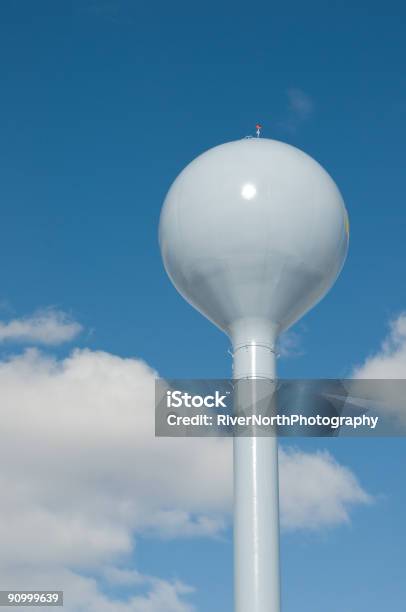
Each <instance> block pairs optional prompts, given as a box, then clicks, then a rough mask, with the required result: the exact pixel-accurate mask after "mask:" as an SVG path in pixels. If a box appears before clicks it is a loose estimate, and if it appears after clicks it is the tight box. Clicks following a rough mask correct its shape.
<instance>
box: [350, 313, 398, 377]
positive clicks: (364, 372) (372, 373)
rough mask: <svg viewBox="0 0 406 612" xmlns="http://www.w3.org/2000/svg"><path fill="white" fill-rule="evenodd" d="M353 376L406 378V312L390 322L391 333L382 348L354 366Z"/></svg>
mask: <svg viewBox="0 0 406 612" xmlns="http://www.w3.org/2000/svg"><path fill="white" fill-rule="evenodd" d="M352 376H353V378H378V379H400V378H406V313H405V312H404V313H401V314H400V315H399V316H398V317H397V318H395V319H393V320H392V321H391V322H390V324H389V333H388V335H387V337H386V338H385V339H384V341H383V342H382V345H381V347H380V349H379V350H378V351H377V352H376V353H374V354H372V355H370V356H369V357H368V358H367V359H366V360H365V362H364V363H363V364H361V365H358V366H356V367H355V368H354V371H353V374H352Z"/></svg>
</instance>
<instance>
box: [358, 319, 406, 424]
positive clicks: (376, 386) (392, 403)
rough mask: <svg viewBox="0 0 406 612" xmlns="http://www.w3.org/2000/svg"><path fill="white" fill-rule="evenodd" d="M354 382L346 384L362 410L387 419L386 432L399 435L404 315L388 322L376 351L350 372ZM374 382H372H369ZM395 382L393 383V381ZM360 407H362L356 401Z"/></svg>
mask: <svg viewBox="0 0 406 612" xmlns="http://www.w3.org/2000/svg"><path fill="white" fill-rule="evenodd" d="M352 377H353V378H354V379H356V380H355V381H352V382H351V383H350V384H349V391H350V393H351V394H352V395H354V396H355V397H361V398H365V400H366V401H365V402H364V405H365V407H367V408H368V407H370V406H371V403H370V402H372V406H373V407H374V409H375V411H376V412H377V413H380V414H381V415H382V416H384V417H388V421H386V422H387V423H388V424H389V429H388V431H390V432H392V433H393V432H397V433H398V434H401V433H402V432H403V433H404V432H405V426H406V397H405V384H406V383H405V382H404V379H406V313H401V314H400V315H399V316H398V317H397V318H395V319H393V320H392V321H390V323H389V332H388V334H387V336H386V338H385V339H384V341H383V342H382V344H381V346H380V348H379V350H378V351H377V352H376V353H374V354H372V355H370V356H369V357H367V358H366V360H365V361H364V363H363V364H360V365H357V366H356V367H355V368H354V369H353V372H352ZM373 380H375V381H376V382H375V383H374V382H372V381H373ZM395 381H396V382H395ZM360 405H363V404H362V402H360Z"/></svg>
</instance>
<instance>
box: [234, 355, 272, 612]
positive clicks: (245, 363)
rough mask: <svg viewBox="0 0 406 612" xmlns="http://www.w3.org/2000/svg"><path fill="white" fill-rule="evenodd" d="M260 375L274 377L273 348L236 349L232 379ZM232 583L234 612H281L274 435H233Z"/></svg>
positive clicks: (253, 377) (263, 377) (268, 377)
mask: <svg viewBox="0 0 406 612" xmlns="http://www.w3.org/2000/svg"><path fill="white" fill-rule="evenodd" d="M258 375H259V376H260V377H261V379H269V380H273V379H274V378H275V354H274V351H273V349H272V347H270V346H266V345H257V344H245V345H239V346H237V347H235V349H234V378H235V379H242V378H247V379H249V378H251V379H256V378H257V377H258ZM253 385H255V381H253ZM254 393H255V392H254ZM237 398H238V394H237ZM254 400H255V398H254ZM237 401H238V399H237ZM239 408H240V407H238V406H236V409H239ZM234 585H235V586H234V596H235V612H279V611H280V569H279V487H278V442H277V438H276V436H275V437H261V436H255V437H254V436H252V437H251V436H250V437H245V436H244V437H237V436H236V437H234Z"/></svg>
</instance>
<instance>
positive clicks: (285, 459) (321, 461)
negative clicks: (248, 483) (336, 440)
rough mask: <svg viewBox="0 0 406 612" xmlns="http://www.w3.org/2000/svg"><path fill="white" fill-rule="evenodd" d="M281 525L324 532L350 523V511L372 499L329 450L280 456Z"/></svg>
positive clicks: (286, 452)
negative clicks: (333, 526)
mask: <svg viewBox="0 0 406 612" xmlns="http://www.w3.org/2000/svg"><path fill="white" fill-rule="evenodd" d="M279 455H280V456H279V461H280V470H281V481H280V489H281V523H282V526H283V527H285V528H288V529H303V528H308V529H320V527H325V526H332V525H339V524H340V523H348V521H349V518H350V517H349V509H350V508H351V507H352V506H354V505H355V504H367V503H370V502H371V501H372V498H371V497H370V496H369V495H368V494H367V493H366V492H365V491H364V490H363V489H362V487H361V486H360V484H359V482H358V480H357V479H356V477H355V476H354V474H353V473H352V472H351V471H350V470H349V469H348V468H347V467H344V466H342V465H340V464H339V463H337V462H336V461H335V459H334V458H333V457H332V456H331V455H330V454H329V453H328V452H326V451H323V452H317V453H304V452H302V451H300V450H295V449H285V450H284V451H282V452H280V454H279Z"/></svg>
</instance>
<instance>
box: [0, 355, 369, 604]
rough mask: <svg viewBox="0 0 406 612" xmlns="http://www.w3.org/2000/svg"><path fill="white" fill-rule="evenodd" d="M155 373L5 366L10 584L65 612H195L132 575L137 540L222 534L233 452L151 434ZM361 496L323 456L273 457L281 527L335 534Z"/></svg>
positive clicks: (151, 581) (72, 362)
mask: <svg viewBox="0 0 406 612" xmlns="http://www.w3.org/2000/svg"><path fill="white" fill-rule="evenodd" d="M154 377H155V372H154V371H153V370H152V369H151V368H149V367H148V366H147V365H146V364H145V363H143V362H142V361H139V360H136V359H123V358H121V357H118V356H115V355H111V354H108V353H105V352H94V351H90V350H75V351H74V352H73V353H72V354H71V355H70V356H69V357H68V358H65V359H63V360H57V359H55V358H53V357H50V356H46V355H44V354H43V353H41V352H40V351H38V350H37V349H29V350H27V351H25V352H24V353H23V354H22V355H19V356H14V357H12V358H9V359H8V360H4V361H0V391H1V403H0V419H1V426H2V444H1V446H0V462H1V465H2V466H3V467H2V470H1V472H0V488H1V490H2V491H3V492H7V494H5V495H4V496H3V499H2V504H1V506H0V541H1V543H2V546H1V548H0V575H2V581H3V582H4V583H5V582H7V584H15V585H16V586H18V585H20V587H21V585H22V584H24V588H29V587H30V585H31V584H32V585H34V586H35V588H38V585H40V584H43V585H46V587H45V588H50V586H51V585H55V587H54V588H59V589H60V588H65V591H66V592H67V594H68V595H69V599H67V600H66V602H65V609H67V610H68V611H69V612H80V611H81V610H86V612H89V611H93V610H98V611H104V610H106V612H107V611H108V612H110V611H111V612H112V611H113V610H114V611H117V612H120V611H122V612H130V611H131V612H161V611H162V612H163V610H166V612H189V611H190V610H192V607H191V605H190V603H189V601H188V594H189V590H188V589H189V587H186V586H184V585H181V584H180V583H177V582H168V581H164V580H159V579H157V578H153V577H145V576H143V575H141V574H138V573H137V572H134V571H133V570H131V571H130V570H129V569H128V568H129V567H131V565H130V564H131V557H132V555H133V552H134V538H136V536H137V534H139V533H149V534H150V535H155V536H160V537H165V538H168V537H193V536H197V535H199V536H213V535H216V534H218V533H219V532H221V531H222V530H223V528H224V526H225V525H227V524H228V521H229V519H230V516H229V515H230V511H231V497H232V491H231V483H232V478H231V454H232V453H231V443H230V440H227V439H218V438H211V439H201V438H176V439H173V438H155V436H154V408H153V404H154V402H153V394H154ZM367 501H368V496H367V495H366V493H364V492H363V490H362V488H361V487H360V485H359V483H358V482H357V480H356V478H355V477H354V475H353V474H352V473H351V472H350V471H349V470H348V469H346V468H343V467H342V466H340V465H338V464H337V463H336V462H335V461H334V460H333V459H332V457H331V456H330V455H327V454H306V453H302V452H299V451H294V450H290V451H287V450H284V451H281V508H282V522H283V525H284V527H285V528H287V529H307V528H310V529H316V528H320V527H326V526H330V525H336V524H338V523H342V522H345V521H347V520H348V516H349V514H348V512H349V509H350V508H351V506H352V505H353V504H360V503H366V502H367ZM108 568H109V569H108ZM83 572H84V575H83ZM103 572H105V573H104V574H103ZM41 576H45V578H43V579H42V578H41ZM89 576H94V577H93V578H90V577H89ZM106 576H109V578H108V579H109V580H110V581H111V580H116V582H117V583H120V580H121V583H122V581H123V580H124V582H126V581H127V583H128V584H132V585H133V588H132V590H131V592H132V594H134V592H136V591H137V588H138V587H137V585H139V586H141V587H142V588H141V594H140V595H137V596H136V597H135V598H134V595H133V599H132V600H130V601H128V602H127V603H122V602H118V601H117V600H116V599H114V597H113V595H111V596H110V595H109V596H108V595H106V593H105V592H104V590H103V589H101V588H100V584H101V583H102V582H103V580H106V579H107V578H106ZM13 577H14V578H13ZM6 578H7V580H6ZM9 578H10V580H9ZM11 578H13V580H11ZM100 581H101V582H100ZM21 588H22V587H21ZM81 598H83V601H84V602H85V603H83V604H79V601H80V599H81Z"/></svg>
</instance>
